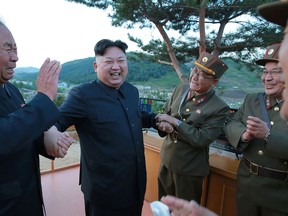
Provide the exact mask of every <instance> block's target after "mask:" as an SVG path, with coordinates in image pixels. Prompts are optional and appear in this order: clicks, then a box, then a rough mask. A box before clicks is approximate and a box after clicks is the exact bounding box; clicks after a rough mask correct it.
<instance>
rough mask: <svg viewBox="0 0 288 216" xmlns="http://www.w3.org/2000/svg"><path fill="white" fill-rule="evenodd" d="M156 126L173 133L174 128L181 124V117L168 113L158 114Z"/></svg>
mask: <svg viewBox="0 0 288 216" xmlns="http://www.w3.org/2000/svg"><path fill="white" fill-rule="evenodd" d="M155 118H156V122H157V123H156V126H157V127H158V129H159V130H161V131H163V132H165V133H172V132H173V131H174V128H177V127H178V126H179V122H181V121H179V119H177V118H174V117H172V116H169V115H167V114H158V115H157V116H156V117H155Z"/></svg>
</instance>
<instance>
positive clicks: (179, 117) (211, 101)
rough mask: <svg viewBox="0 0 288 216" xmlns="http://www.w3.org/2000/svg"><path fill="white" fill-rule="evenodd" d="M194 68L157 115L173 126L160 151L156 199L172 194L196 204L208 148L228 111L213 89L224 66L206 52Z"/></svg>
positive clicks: (205, 168)
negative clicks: (186, 82) (188, 82)
mask: <svg viewBox="0 0 288 216" xmlns="http://www.w3.org/2000/svg"><path fill="white" fill-rule="evenodd" d="M194 65H195V67H194V68H193V69H191V71H190V84H182V83H181V84H180V85H178V86H177V87H176V88H175V90H174V92H173V94H172V96H171V98H170V99H169V100H168V101H167V103H166V104H165V106H164V112H163V114H160V115H158V116H157V119H158V121H160V122H169V123H170V124H172V125H173V126H174V131H173V132H172V133H170V134H168V135H167V136H166V137H165V140H164V143H163V145H162V148H161V153H160V155H161V165H160V170H159V175H158V189H159V191H158V193H159V194H158V196H159V199H160V198H161V197H162V196H165V195H173V196H176V197H179V198H182V199H186V200H192V199H193V200H196V201H197V202H198V203H200V200H201V195H202V183H203V179H204V177H205V176H207V175H208V174H209V145H210V144H211V143H212V142H213V141H214V140H216V138H217V137H218V136H219V135H220V133H221V132H222V129H223V126H224V122H225V119H226V117H227V114H228V111H229V106H228V105H227V103H226V102H225V101H224V100H222V99H221V98H220V97H219V96H217V94H216V93H215V90H214V88H213V87H214V86H215V85H216V84H217V83H218V80H219V79H220V77H221V76H222V75H223V74H224V72H225V71H226V70H227V69H228V67H227V65H226V64H225V63H224V62H223V61H222V60H221V59H219V58H218V57H216V56H214V55H212V54H210V53H208V52H202V53H201V55H200V56H199V58H198V59H197V60H196V61H195V62H194ZM160 135H162V134H160Z"/></svg>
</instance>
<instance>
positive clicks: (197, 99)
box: [191, 88, 215, 106]
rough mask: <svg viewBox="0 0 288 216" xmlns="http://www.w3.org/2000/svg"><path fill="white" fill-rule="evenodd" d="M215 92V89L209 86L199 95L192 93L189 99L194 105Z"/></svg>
mask: <svg viewBox="0 0 288 216" xmlns="http://www.w3.org/2000/svg"><path fill="white" fill-rule="evenodd" d="M214 94H215V90H214V89H213V88H211V89H210V90H209V91H208V92H206V93H204V94H201V95H195V93H194V94H192V95H193V96H192V98H191V101H192V102H193V103H194V105H195V106H197V105H199V104H201V103H203V102H205V101H207V100H209V99H210V98H211V97H212V96H213V95H214Z"/></svg>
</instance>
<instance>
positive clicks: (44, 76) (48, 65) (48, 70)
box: [36, 58, 62, 101]
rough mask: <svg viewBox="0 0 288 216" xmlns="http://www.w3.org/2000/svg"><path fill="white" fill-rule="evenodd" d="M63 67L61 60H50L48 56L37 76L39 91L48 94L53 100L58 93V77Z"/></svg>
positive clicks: (37, 88)
mask: <svg viewBox="0 0 288 216" xmlns="http://www.w3.org/2000/svg"><path fill="white" fill-rule="evenodd" d="M61 68H62V67H61V65H60V62H59V61H56V60H53V61H50V58H47V59H46V60H45V62H44V63H43V65H42V66H41V68H40V71H39V74H38V77H37V81H36V90H37V92H41V93H43V94H46V95H47V96H48V97H49V98H50V99H51V100H52V101H53V100H54V99H55V97H56V95H57V89H58V79H59V74H60V71H61Z"/></svg>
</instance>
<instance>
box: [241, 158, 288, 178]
mask: <svg viewBox="0 0 288 216" xmlns="http://www.w3.org/2000/svg"><path fill="white" fill-rule="evenodd" d="M242 160H243V161H244V163H245V164H246V166H247V167H248V168H249V170H250V172H251V173H253V174H254V175H259V176H264V177H269V178H274V179H278V180H281V181H287V180H288V172H285V171H281V170H275V169H272V168H268V167H262V166H260V165H257V164H255V163H253V162H251V161H249V160H248V159H247V158H245V157H243V159H242Z"/></svg>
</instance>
